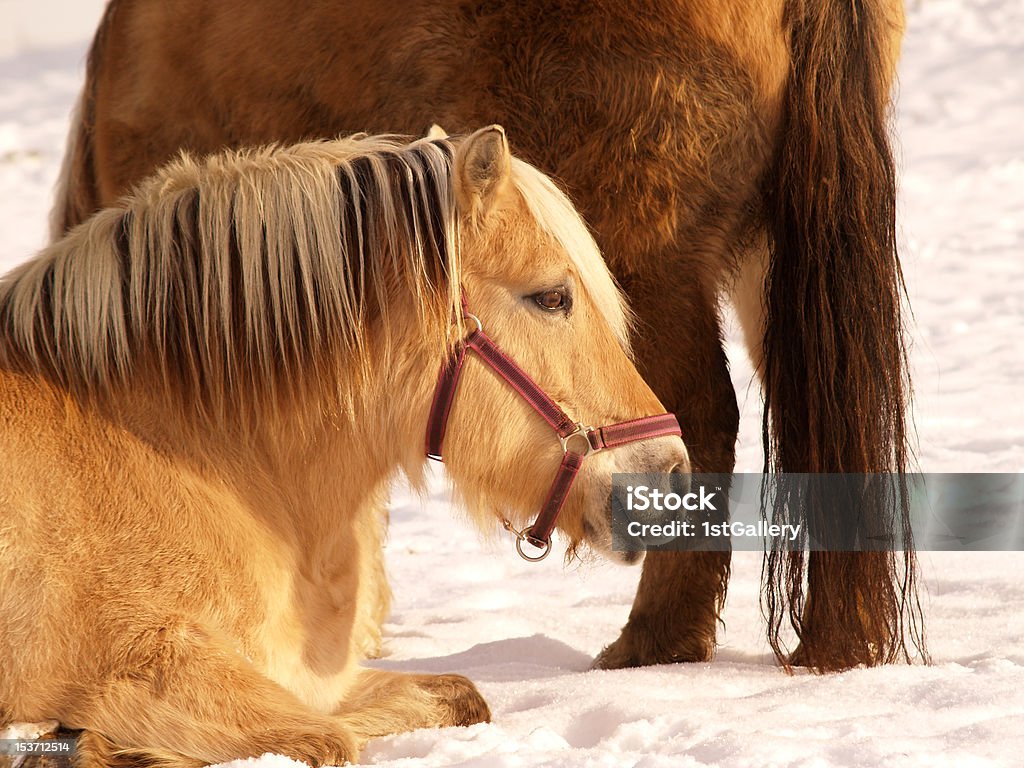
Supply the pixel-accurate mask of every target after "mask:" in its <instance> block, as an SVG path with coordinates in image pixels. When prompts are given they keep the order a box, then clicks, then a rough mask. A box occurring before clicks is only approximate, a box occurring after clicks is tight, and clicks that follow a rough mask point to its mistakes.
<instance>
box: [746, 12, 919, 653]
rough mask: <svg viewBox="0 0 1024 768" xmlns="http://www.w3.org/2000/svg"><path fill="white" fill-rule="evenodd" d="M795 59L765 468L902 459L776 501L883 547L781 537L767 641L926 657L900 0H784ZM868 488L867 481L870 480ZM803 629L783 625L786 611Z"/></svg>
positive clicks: (770, 182)
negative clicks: (894, 105) (792, 636)
mask: <svg viewBox="0 0 1024 768" xmlns="http://www.w3.org/2000/svg"><path fill="white" fill-rule="evenodd" d="M784 25H785V30H786V32H787V34H788V36H789V46H790V57H791V65H790V66H791V68H790V71H789V79H788V83H787V85H786V89H785V93H784V96H783V102H782V114H781V121H782V125H781V133H780V138H779V144H778V146H777V148H776V155H775V157H774V160H773V165H772V167H771V169H770V172H769V174H768V175H767V176H766V179H765V202H766V215H767V218H768V230H769V243H770V251H769V253H770V256H769V264H768V271H767V275H766V279H765V292H766V296H765V302H766V307H765V309H766V318H765V320H766V327H765V337H764V348H763V350H764V353H765V355H764V356H765V359H764V389H765V417H764V424H763V430H764V444H765V456H766V470H767V471H769V472H775V473H777V472H801V473H897V474H896V475H895V477H896V479H897V491H896V492H895V494H893V493H890V492H887V491H886V490H885V488H886V487H891V486H886V484H885V483H881V484H879V483H870V484H867V485H864V484H863V483H862V484H861V485H858V486H856V488H857V490H856V491H855V492H854V493H855V495H856V498H855V499H854V500H853V501H852V502H851V507H849V508H848V509H847V514H849V515H852V516H853V521H851V520H850V519H843V520H841V521H839V520H837V519H836V517H835V515H836V510H835V509H834V507H832V508H828V509H827V508H826V507H827V506H828V505H826V504H824V503H815V501H814V498H813V497H810V498H803V499H798V498H795V497H790V499H789V500H790V501H791V502H793V501H795V502H796V503H794V504H790V505H789V508H788V509H782V506H784V505H785V499H783V500H782V501H776V506H775V508H774V510H773V514H774V515H775V516H776V518H778V517H780V516H785V515H788V516H789V517H788V520H789V521H791V522H792V521H793V520H794V518H795V520H796V522H803V523H805V524H806V525H805V528H804V530H806V531H809V533H810V534H811V536H812V537H814V536H817V535H825V534H826V533H827V532H828V531H834V530H835V529H836V527H837V526H838V525H839V524H840V523H841V524H842V525H845V526H846V527H847V530H849V527H850V526H851V525H853V526H854V527H855V528H856V533H857V535H858V537H859V538H858V540H859V541H860V542H862V543H863V542H864V540H865V539H866V538H867V537H870V536H871V535H872V533H877V532H878V531H883V532H885V534H886V536H887V537H888V538H887V541H888V545H887V546H883V547H881V550H882V551H845V552H843V551H832V552H830V551H814V552H804V551H800V552H786V551H782V550H781V549H778V548H776V549H775V550H774V551H772V552H770V553H769V555H768V560H767V563H766V567H765V571H764V580H765V585H764V586H765V592H764V594H765V598H764V599H765V612H766V615H767V618H768V623H769V642H770V644H771V646H772V649H773V650H774V652H775V654H776V656H777V657H778V658H779V659H780V661H782V663H783V664H785V665H786V666H787V668H788V667H789V665H801V666H809V667H812V668H813V669H816V670H818V671H830V670H838V669H845V668H848V667H851V666H854V665H857V664H867V665H875V664H882V663H891V662H894V661H898V660H906V661H910V660H911V658H912V655H913V653H914V652H915V651H916V652H917V653H918V654H920V656H921V657H922V658H924V659H925V660H927V651H926V648H925V642H924V630H923V619H922V613H921V606H920V601H919V599H918V595H917V585H916V580H917V562H916V557H915V554H914V548H913V541H912V539H911V538H910V528H909V509H908V504H907V498H906V484H905V482H904V479H903V474H902V473H904V472H905V471H906V469H907V466H908V462H909V461H910V460H911V458H912V450H911V448H910V445H909V440H908V427H907V413H908V410H909V407H908V403H909V396H910V379H909V373H908V369H907V361H906V347H905V344H904V337H903V326H902V318H901V300H902V298H903V297H904V294H905V286H904V284H903V275H902V272H901V269H900V263H899V256H898V253H897V249H896V171H895V162H894V159H893V153H892V149H891V147H890V143H889V123H890V117H891V115H890V105H891V100H890V88H891V86H892V81H893V77H894V69H895V62H896V58H897V55H898V47H899V41H900V38H901V36H902V31H903V29H902V27H903V16H902V0H786V9H785V21H784ZM865 488H866V490H865ZM787 622H788V624H789V625H790V626H791V627H792V629H793V630H794V631H795V633H796V635H797V637H798V639H799V641H800V646H799V648H798V649H796V651H795V652H793V653H792V654H790V653H789V650H788V649H787V648H786V646H785V643H784V641H783V640H782V639H781V638H780V634H781V633H782V631H783V625H784V623H787Z"/></svg>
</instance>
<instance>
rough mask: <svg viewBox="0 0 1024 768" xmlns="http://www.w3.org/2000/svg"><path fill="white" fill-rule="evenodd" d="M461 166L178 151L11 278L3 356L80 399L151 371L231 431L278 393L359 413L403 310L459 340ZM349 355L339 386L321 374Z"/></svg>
mask: <svg viewBox="0 0 1024 768" xmlns="http://www.w3.org/2000/svg"><path fill="white" fill-rule="evenodd" d="M452 162H453V148H452V145H451V144H450V143H449V142H447V141H444V140H433V141H427V140H421V141H417V142H414V143H413V144H410V145H403V144H401V143H399V142H398V141H396V140H395V139H393V138H388V137H369V138H367V137H353V138H349V139H341V140H336V141H323V142H309V143H304V144H298V145H294V146H291V147H286V148H281V147H274V146H272V147H266V148H262V149H255V150H242V151H238V152H229V153H224V154H219V155H214V156H211V157H209V158H205V159H202V160H195V159H193V158H191V157H189V156H187V155H182V156H181V157H180V158H178V159H177V160H175V161H174V162H172V163H170V164H169V165H167V166H166V167H164V168H163V169H161V170H160V171H159V172H158V173H157V174H156V175H155V176H153V177H151V178H150V179H148V180H146V181H145V182H143V183H142V184H140V185H139V186H138V187H137V188H136V189H135V190H134V191H133V193H132V194H131V195H129V196H128V197H127V198H126V199H125V201H124V202H123V204H122V205H121V206H120V207H118V208H113V209H108V210H105V211H102V212H100V213H98V214H97V215H95V216H94V217H93V218H92V219H90V220H89V221H88V222H86V223H85V224H83V225H81V226H80V227H78V228H76V229H75V230H73V231H72V232H71V233H69V234H68V236H67V237H65V238H64V239H63V240H61V241H59V242H57V243H55V244H53V245H52V246H50V247H49V248H47V249H46V250H44V251H43V252H42V253H40V254H39V255H38V256H37V257H36V258H35V259H33V260H31V261H29V262H27V263H26V264H24V265H22V266H21V267H19V268H17V269H15V270H14V271H12V272H11V273H10V274H8V275H7V276H6V277H5V278H3V279H2V281H0V329H2V333H3V339H2V340H0V363H3V364H6V365H8V366H11V367H14V368H16V369H21V370H26V371H28V372H31V373H36V374H41V375H43V376H45V377H46V378H48V379H49V380H51V381H54V382H55V383H56V384H58V385H59V386H61V387H63V388H65V389H67V390H69V391H71V392H72V393H74V394H76V395H78V396H80V397H92V396H95V395H97V394H100V395H109V394H112V393H113V392H115V391H116V390H118V388H119V387H121V386H123V385H125V384H127V383H128V381H129V380H130V379H133V378H134V377H135V376H136V375H138V374H139V373H142V374H143V375H148V376H150V377H153V378H155V380H156V381H158V382H161V386H162V387H163V389H164V391H165V392H166V394H167V397H168V401H169V402H170V403H178V404H186V407H187V408H188V409H189V410H191V411H192V412H193V413H195V414H197V415H200V416H203V417H206V418H207V419H211V420H213V421H215V422H218V423H220V422H223V421H224V419H225V417H228V416H231V415H237V414H238V411H239V408H240V407H241V408H245V407H248V408H249V410H250V411H252V415H253V416H254V417H255V418H257V419H259V418H263V417H265V416H266V415H267V414H266V409H259V408H258V407H257V405H256V404H257V403H260V402H268V403H272V404H276V405H275V406H273V407H271V408H270V409H269V410H270V411H273V409H274V407H279V406H280V405H281V404H282V402H283V401H282V398H284V401H294V400H295V399H297V398H302V399H307V398H311V397H312V398H321V399H318V400H316V402H320V403H323V402H325V400H324V399H322V398H324V397H326V398H329V401H330V402H338V401H339V398H340V400H341V401H344V402H349V403H350V402H351V399H352V398H353V396H355V395H356V394H357V393H358V391H359V389H358V388H359V383H360V382H361V381H365V380H366V374H367V373H368V369H367V368H366V366H367V365H368V363H367V355H366V354H364V353H365V351H366V350H365V348H364V346H365V341H366V335H367V331H368V328H369V327H370V325H371V322H373V321H375V320H380V323H379V324H378V325H379V327H380V328H381V329H382V330H381V333H383V334H387V333H388V322H387V317H386V315H387V313H388V307H389V306H391V305H392V304H393V303H397V302H404V303H405V304H406V305H408V304H409V303H410V301H411V303H412V305H413V307H414V312H415V313H416V314H415V317H416V320H417V322H418V324H419V327H420V328H421V329H422V335H423V336H424V337H425V339H426V340H427V341H426V343H428V344H429V343H434V344H436V353H437V356H438V359H439V360H440V359H441V357H442V355H443V354H444V350H445V345H446V344H447V343H449V341H450V334H449V333H448V329H449V327H450V318H451V317H452V311H453V309H454V308H455V307H457V306H458V302H459V290H460V283H461V272H460V270H461V267H460V263H459V245H458V243H459V235H458V227H457V219H458V217H457V213H456V210H455V199H454V190H453V186H452ZM512 179H513V184H514V186H515V187H516V189H517V190H518V191H519V193H520V195H521V196H522V198H523V200H524V201H525V203H526V205H527V208H528V209H529V211H530V213H531V214H532V215H533V217H534V218H535V219H536V220H537V222H538V224H539V225H540V227H541V228H542V229H543V230H544V231H546V232H547V233H548V234H549V235H550V236H551V237H552V238H553V239H554V240H555V241H556V242H558V243H559V244H560V245H561V246H562V247H563V248H564V249H565V251H566V252H567V253H568V255H569V258H570V259H571V261H572V262H573V264H574V266H575V267H576V269H577V271H578V272H579V274H580V278H581V281H582V282H583V284H584V286H585V287H586V289H587V290H588V291H589V292H590V294H591V296H592V297H593V300H594V302H595V304H596V306H597V307H598V310H599V312H600V313H601V314H602V315H603V317H604V319H605V320H606V321H607V322H608V323H609V325H610V326H611V328H612V329H613V331H614V332H615V334H616V335H617V337H618V338H619V340H620V342H621V343H622V345H623V347H624V348H625V349H627V350H628V333H629V325H630V318H629V315H628V312H627V310H626V309H625V304H624V302H623V300H622V297H621V295H620V293H619V290H618V288H617V287H616V285H615V283H614V281H613V279H612V277H611V275H610V273H609V272H608V269H607V267H606V266H605V264H604V261H603V260H602V258H601V255H600V253H599V251H598V249H597V246H596V244H595V243H594V240H593V238H592V237H591V236H590V233H589V231H588V230H587V228H586V225H585V224H584V223H583V220H582V219H581V218H580V216H579V214H578V213H577V212H576V210H575V209H574V208H573V206H572V204H571V203H570V202H569V200H568V198H567V197H566V196H565V195H564V194H563V193H562V192H561V191H560V190H559V189H558V188H557V187H556V186H555V185H554V184H553V183H552V182H551V181H550V180H549V179H548V178H547V177H546V176H544V175H543V174H542V173H540V172H539V171H537V170H536V169H534V168H532V167H531V166H529V165H527V164H526V163H523V162H521V161H518V160H516V161H514V163H513V173H512ZM383 346H384V347H385V349H387V345H386V344H385V345H383ZM385 354H387V352H385ZM339 360H341V361H344V364H345V365H346V366H347V368H346V371H345V374H346V375H344V376H340V377H339V375H338V374H339V371H338V370H337V369H336V368H335V369H334V370H333V371H331V370H323V371H319V372H318V371H316V370H314V371H313V373H312V375H311V374H310V371H309V370H308V368H309V367H310V366H313V367H314V368H315V367H316V366H317V365H321V366H329V365H332V364H334V365H336V364H337V361H339ZM381 364H382V365H387V364H388V363H387V362H386V361H385V362H382V363H381ZM317 373H320V374H322V375H317ZM325 387H329V388H330V389H329V390H327V389H325Z"/></svg>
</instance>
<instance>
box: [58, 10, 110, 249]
mask: <svg viewBox="0 0 1024 768" xmlns="http://www.w3.org/2000/svg"><path fill="white" fill-rule="evenodd" d="M118 5H119V0H109V2H108V3H107V7H106V10H105V11H104V12H103V18H102V20H101V21H100V25H99V28H98V29H97V30H96V36H95V37H94V38H93V41H92V46H91V47H90V48H89V56H88V58H87V59H86V64H85V84H84V85H83V86H82V92H81V94H80V95H79V97H78V103H77V104H76V105H75V109H74V111H73V112H72V114H71V128H70V131H69V132H68V141H67V146H66V148H65V150H64V160H63V163H62V164H61V170H60V176H59V177H58V180H57V188H56V192H55V196H54V203H53V209H52V210H51V211H50V242H55V241H56V240H59V239H60V238H61V237H63V236H64V234H65V233H66V232H67V231H68V230H70V229H71V228H73V227H75V226H77V225H79V224H81V223H82V222H83V221H85V220H86V219H87V218H89V216H91V215H92V214H93V213H95V212H96V211H97V210H99V208H100V207H101V202H100V191H99V186H98V184H99V182H98V180H97V178H96V171H95V145H94V142H93V126H94V125H95V124H96V120H95V111H94V110H95V104H96V75H97V70H98V68H99V60H100V57H101V56H102V55H103V50H104V48H105V47H106V38H107V32H108V30H109V29H110V27H111V26H112V25H113V20H114V16H115V14H116V12H117V7H118Z"/></svg>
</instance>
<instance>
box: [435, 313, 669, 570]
mask: <svg viewBox="0 0 1024 768" xmlns="http://www.w3.org/2000/svg"><path fill="white" fill-rule="evenodd" d="M463 313H464V316H465V317H466V318H467V319H470V320H472V321H473V322H474V323H476V329H475V330H474V331H473V332H472V333H470V334H469V336H467V337H466V339H465V341H463V342H461V343H460V344H459V345H458V346H457V347H456V348H455V351H454V352H453V353H452V356H451V358H449V360H448V361H447V362H446V363H445V364H444V366H443V367H442V368H441V373H440V375H439V376H438V380H437V387H436V388H435V390H434V402H433V403H432V404H431V406H430V416H429V418H428V419H427V458H431V459H435V460H436V461H443V460H444V459H443V458H442V454H441V448H442V446H443V444H444V434H445V430H446V429H447V427H448V415H449V414H450V413H451V410H452V402H453V401H454V399H455V389H456V387H457V386H458V384H459V375H460V374H461V373H462V364H463V362H464V361H465V359H466V350H468V349H471V350H473V351H474V352H476V353H477V354H478V355H479V356H480V359H481V360H483V361H484V362H485V363H486V364H487V365H489V366H490V367H491V369H492V370H493V371H494V372H495V373H497V374H498V375H499V376H500V377H501V378H503V379H504V380H505V381H506V382H508V383H509V384H510V385H511V386H512V388H513V389H515V391H516V392H518V393H519V394H520V395H521V396H522V398H523V399H524V400H526V402H527V403H529V404H530V407H532V408H533V409H534V410H535V411H536V412H537V413H539V414H540V415H541V417H542V418H543V419H544V421H546V422H547V423H548V424H550V425H551V427H552V429H554V430H555V434H556V435H557V436H558V441H559V442H560V443H561V444H562V452H563V454H564V455H563V457H562V464H561V466H559V468H558V472H557V474H556V475H555V479H554V482H552V484H551V490H550V491H548V497H547V499H546V500H545V501H544V504H543V506H542V507H541V509H540V514H538V515H537V519H536V520H535V521H534V523H533V525H531V526H529V527H528V528H526V529H525V530H523V531H517V530H515V529H514V528H513V527H512V525H511V524H510V523H509V522H508V521H507V520H506V521H505V527H506V528H508V530H510V531H511V532H512V533H514V534H515V535H516V549H517V551H518V552H519V554H520V555H521V556H522V557H523V558H524V559H526V560H543V559H544V558H545V557H547V554H548V552H550V551H551V532H552V531H553V530H554V528H555V522H556V521H557V520H558V513H559V512H561V511H562V505H563V504H564V503H565V499H566V497H567V496H568V495H569V489H570V488H572V484H573V481H574V480H575V479H576V475H577V474H578V473H579V471H580V467H582V466H583V459H585V458H586V457H587V456H589V455H590V454H592V453H596V452H597V451H603V450H606V449H608V448H615V447H617V446H620V445H626V444H627V443H635V442H638V441H640V440H649V439H651V438H655V437H665V436H669V435H675V436H676V437H681V436H682V431H681V430H680V429H679V422H678V421H677V420H676V417H675V416H674V415H673V414H671V413H663V414H660V415H658V416H644V417H643V418H639V419H633V420H632V421H623V422H620V423H618V424H611V425H609V426H607V427H597V428H595V427H587V426H584V425H583V424H582V423H579V422H574V421H573V420H572V419H570V418H569V417H568V416H567V415H566V413H565V411H563V410H562V409H561V408H559V407H558V404H557V403H555V401H554V400H552V399H551V398H550V397H548V395H547V393H545V392H544V390H543V389H541V388H540V387H539V386H538V385H537V383H536V382H534V380H533V379H531V378H530V376H529V375H528V374H527V373H526V371H524V370H523V369H522V368H520V367H519V366H518V365H517V364H516V363H515V361H514V360H512V358H510V357H509V356H508V355H506V354H505V353H504V352H502V351H501V348H500V347H498V345H497V344H495V343H494V341H493V340H492V339H491V338H490V337H489V336H488V335H487V334H486V333H484V329H483V325H482V324H481V323H480V319H479V318H478V317H477V316H476V315H472V314H469V312H468V311H466V305H465V301H463ZM570 444H572V446H570ZM523 541H527V542H529V543H530V544H532V545H533V546H534V547H537V548H538V549H543V550H544V551H543V553H542V554H541V555H539V556H538V557H530V556H528V555H526V554H525V553H524V552H523V547H522V543H523Z"/></svg>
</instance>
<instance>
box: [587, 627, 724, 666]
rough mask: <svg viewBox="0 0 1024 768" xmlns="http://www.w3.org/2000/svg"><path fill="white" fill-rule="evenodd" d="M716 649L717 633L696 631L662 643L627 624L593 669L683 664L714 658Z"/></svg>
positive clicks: (602, 652) (598, 657)
mask: <svg viewBox="0 0 1024 768" xmlns="http://www.w3.org/2000/svg"><path fill="white" fill-rule="evenodd" d="M714 652H715V639H714V637H710V638H708V637H703V636H700V635H693V636H691V637H688V638H678V639H676V640H673V641H672V642H670V643H664V644H663V643H659V642H657V641H656V640H655V639H654V638H653V637H652V636H651V635H650V634H649V633H646V632H637V631H632V630H630V628H629V627H628V626H627V627H626V628H625V629H623V631H622V634H621V635H620V636H619V639H618V640H616V641H615V642H613V643H612V644H611V645H608V646H605V648H604V650H602V651H601V652H600V653H599V654H598V655H597V658H596V659H594V663H593V664H592V665H591V666H592V668H593V669H630V668H632V667H649V666H653V665H655V664H683V663H694V662H705V661H711V657H712V656H713V655H714Z"/></svg>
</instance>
